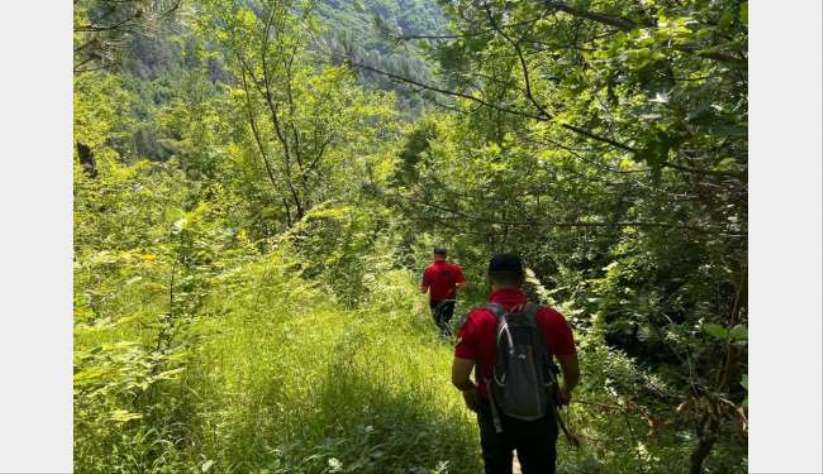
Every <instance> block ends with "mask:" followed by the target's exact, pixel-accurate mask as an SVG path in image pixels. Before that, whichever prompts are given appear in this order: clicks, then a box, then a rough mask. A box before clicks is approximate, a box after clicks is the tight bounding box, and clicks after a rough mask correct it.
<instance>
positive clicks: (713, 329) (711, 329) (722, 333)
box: [703, 323, 729, 339]
mask: <svg viewBox="0 0 823 474" xmlns="http://www.w3.org/2000/svg"><path fill="white" fill-rule="evenodd" d="M703 332H705V333H706V334H708V335H709V336H712V337H716V338H717V339H726V337H728V335H729V331H728V330H727V329H726V328H724V327H723V326H721V325H719V324H716V323H707V324H704V325H703Z"/></svg>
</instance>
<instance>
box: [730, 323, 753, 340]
mask: <svg viewBox="0 0 823 474" xmlns="http://www.w3.org/2000/svg"><path fill="white" fill-rule="evenodd" d="M729 336H731V338H732V339H733V340H735V341H745V340H748V339H749V328H748V327H746V326H745V325H743V324H738V325H736V326H735V327H733V328H732V329H731V330H730V331H729Z"/></svg>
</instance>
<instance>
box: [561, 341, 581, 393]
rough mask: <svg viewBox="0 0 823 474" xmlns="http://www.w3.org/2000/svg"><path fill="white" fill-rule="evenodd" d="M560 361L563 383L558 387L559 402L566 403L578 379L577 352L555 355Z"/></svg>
mask: <svg viewBox="0 0 823 474" xmlns="http://www.w3.org/2000/svg"><path fill="white" fill-rule="evenodd" d="M556 357H557V361H558V362H560V369H561V370H562V371H563V385H562V386H561V387H560V402H561V403H562V404H564V405H566V404H568V403H569V402H570V401H571V398H572V390H573V389H574V387H575V386H576V385H577V382H579V381H580V365H579V363H578V360H577V352H572V353H571V354H568V355H557V356H556Z"/></svg>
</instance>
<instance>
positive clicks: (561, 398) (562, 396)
mask: <svg viewBox="0 0 823 474" xmlns="http://www.w3.org/2000/svg"><path fill="white" fill-rule="evenodd" d="M571 401H572V391H571V389H569V388H567V387H566V386H565V385H563V386H561V387H560V389H559V390H558V391H557V402H558V403H559V404H560V406H563V405H568V404H569V403H571Z"/></svg>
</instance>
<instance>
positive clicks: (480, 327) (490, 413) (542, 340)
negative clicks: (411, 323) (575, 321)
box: [452, 254, 580, 474]
mask: <svg viewBox="0 0 823 474" xmlns="http://www.w3.org/2000/svg"><path fill="white" fill-rule="evenodd" d="M489 280H490V281H491V286H492V293H491V295H490V297H489V300H490V304H489V305H488V306H485V307H481V308H475V309H473V310H471V311H470V312H469V314H468V315H466V319H465V320H464V322H463V325H462V327H461V328H460V330H459V331H458V333H457V346H456V348H455V351H454V362H453V365H452V383H453V384H454V385H455V386H456V387H457V388H458V389H459V390H460V391H461V392H462V393H463V398H464V400H465V402H466V405H467V406H468V407H469V408H470V409H471V410H473V411H475V412H476V413H477V420H478V423H479V425H480V447H481V449H482V451H483V463H484V465H485V472H486V474H511V472H512V451H513V450H517V457H518V460H519V461H520V465H521V467H522V468H523V473H524V474H547V473H550V474H553V473H554V472H555V460H556V453H557V452H556V449H555V444H556V442H557V433H558V430H557V408H558V406H557V405H560V404H567V403H569V401H570V400H571V392H572V389H573V388H574V386H575V385H576V384H577V381H578V378H579V376H580V372H579V369H578V364H577V352H576V351H575V347H574V340H573V338H572V332H571V329H570V328H569V325H568V324H567V323H566V320H565V319H564V318H563V316H562V315H561V314H560V313H558V312H557V311H555V310H553V309H551V308H548V307H544V306H538V305H536V304H533V303H529V302H528V301H527V299H526V294H525V293H524V292H523V291H522V290H521V289H520V287H521V285H522V283H523V265H522V263H521V261H520V258H518V257H517V256H514V255H507V254H504V255H496V256H495V257H494V258H492V259H491V262H490V264H489ZM552 356H554V358H556V359H557V361H558V362H560V367H561V368H562V370H563V385H562V386H560V387H557V386H556V385H555V382H556V378H555V377H554V371H555V370H556V369H555V368H554V367H555V366H554V363H553V361H552ZM475 367H476V371H475V379H476V382H477V383H476V384H475V383H472V382H471V381H470V380H469V375H470V374H471V372H472V369H474V368H475Z"/></svg>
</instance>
